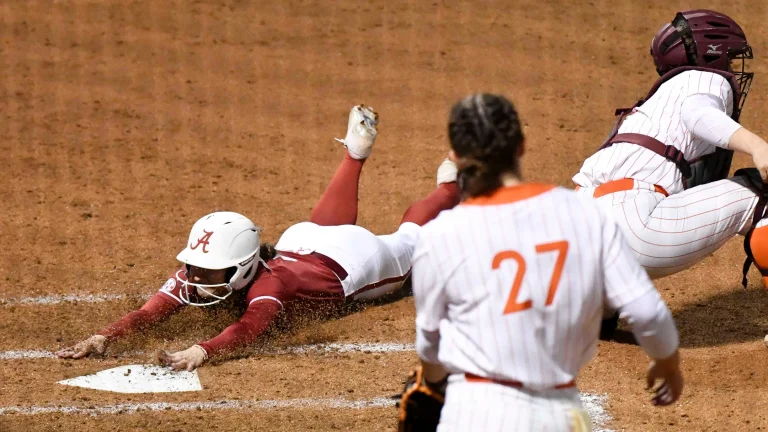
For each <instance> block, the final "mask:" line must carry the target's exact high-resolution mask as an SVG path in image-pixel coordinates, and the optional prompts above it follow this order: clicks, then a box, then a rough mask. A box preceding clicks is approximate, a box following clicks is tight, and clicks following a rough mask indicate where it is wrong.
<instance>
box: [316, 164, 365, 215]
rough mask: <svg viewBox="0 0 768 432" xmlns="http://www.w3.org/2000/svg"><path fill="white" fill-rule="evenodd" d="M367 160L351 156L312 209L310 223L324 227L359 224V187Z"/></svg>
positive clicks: (340, 166) (338, 170) (337, 171)
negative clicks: (361, 173)
mask: <svg viewBox="0 0 768 432" xmlns="http://www.w3.org/2000/svg"><path fill="white" fill-rule="evenodd" d="M364 163H365V159H360V160H357V159H352V157H351V156H349V154H348V153H347V154H345V155H344V160H342V161H341V165H339V168H338V169H337V170H336V173H335V174H334V175H333V178H332V179H331V182H330V183H329V184H328V187H326V188H325V192H323V196H322V197H320V201H318V202H317V205H316V206H315V208H314V209H312V215H311V216H310V218H309V220H310V222H313V223H316V224H318V225H323V226H335V225H354V224H355V222H357V185H358V183H359V181H360V172H361V171H362V169H363V164H364Z"/></svg>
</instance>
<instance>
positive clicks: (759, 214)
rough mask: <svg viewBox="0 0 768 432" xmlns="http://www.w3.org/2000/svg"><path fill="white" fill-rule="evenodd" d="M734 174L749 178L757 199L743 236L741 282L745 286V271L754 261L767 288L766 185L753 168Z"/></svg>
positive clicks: (767, 191)
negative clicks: (744, 253) (745, 255)
mask: <svg viewBox="0 0 768 432" xmlns="http://www.w3.org/2000/svg"><path fill="white" fill-rule="evenodd" d="M734 175H735V176H744V177H746V178H747V179H749V184H750V185H751V187H752V190H754V191H755V192H757V194H758V200H757V205H755V212H754V216H753V217H752V228H751V229H750V230H749V232H747V235H745V236H744V252H746V254H747V259H746V260H745V261H744V268H743V269H742V273H743V277H742V280H741V284H742V285H743V286H744V288H746V287H747V272H749V267H750V266H751V265H752V264H753V263H754V264H755V267H757V269H758V270H759V271H760V274H761V275H762V277H763V284H764V285H765V287H766V288H768V215H766V211H765V209H766V203H768V185H766V184H764V183H763V179H762V178H761V177H760V172H759V171H758V170H757V169H755V168H745V169H740V170H738V171H736V172H735V173H734Z"/></svg>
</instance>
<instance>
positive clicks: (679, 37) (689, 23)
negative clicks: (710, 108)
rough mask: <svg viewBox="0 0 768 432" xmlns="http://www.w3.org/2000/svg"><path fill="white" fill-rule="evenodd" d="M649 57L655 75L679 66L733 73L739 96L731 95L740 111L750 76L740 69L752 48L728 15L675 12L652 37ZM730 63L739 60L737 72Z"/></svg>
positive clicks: (750, 54)
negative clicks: (654, 67) (651, 58)
mask: <svg viewBox="0 0 768 432" xmlns="http://www.w3.org/2000/svg"><path fill="white" fill-rule="evenodd" d="M651 56H652V57H653V63H654V64H655V65H656V71H657V72H658V73H659V75H664V74H665V73H667V72H669V71H671V70H672V69H675V68H678V67H683V66H698V67H706V68H711V69H717V70H721V71H725V72H731V73H733V74H734V75H736V79H737V80H738V83H739V93H740V94H739V95H734V96H735V97H739V96H740V102H739V107H738V111H739V112H740V111H741V108H742V107H743V105H744V101H745V100H746V98H747V92H748V91H749V86H750V84H751V83H752V77H753V75H754V74H753V73H749V72H745V70H744V63H745V62H744V60H745V59H751V58H752V47H750V46H749V43H747V36H746V35H745V34H744V31H743V30H742V29H741V27H739V25H738V24H736V21H734V20H732V19H731V18H729V17H728V16H726V15H724V14H721V13H719V12H715V11H711V10H705V9H696V10H689V11H685V12H678V13H677V15H676V16H675V19H674V20H672V22H671V23H669V24H664V25H663V26H662V27H661V29H660V30H659V31H658V32H657V33H656V35H655V36H654V37H653V40H652V41H651ZM734 60H741V65H740V70H738V71H734V70H733V68H732V65H731V62H733V61H734Z"/></svg>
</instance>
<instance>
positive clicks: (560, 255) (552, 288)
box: [491, 241, 568, 315]
mask: <svg viewBox="0 0 768 432" xmlns="http://www.w3.org/2000/svg"><path fill="white" fill-rule="evenodd" d="M547 252H557V261H556V262H555V269H554V271H553V272H552V279H550V281H549V291H548V292H547V301H546V303H545V304H544V305H545V306H550V305H552V303H553V302H554V301H555V293H556V292H557V287H558V285H559V284H560V277H561V276H562V274H563V266H565V257H566V255H567V254H568V242H567V241H557V242H553V243H544V244H540V245H536V253H540V254H542V253H547ZM508 259H513V260H515V262H517V274H516V275H515V281H514V282H513V283H512V291H511V292H510V293H509V298H508V299H507V304H506V306H505V307H504V315H507V314H511V313H515V312H522V311H524V310H526V309H530V308H531V307H533V301H532V300H530V299H529V300H526V301H523V302H520V301H518V300H517V296H518V294H520V286H521V285H522V284H523V276H525V258H523V256H522V255H520V254H519V253H518V252H515V251H511V250H507V251H502V252H499V253H497V254H496V256H494V257H493V263H492V264H491V268H492V269H493V270H498V268H499V267H500V266H501V262H502V261H505V260H508Z"/></svg>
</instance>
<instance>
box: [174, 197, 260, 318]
mask: <svg viewBox="0 0 768 432" xmlns="http://www.w3.org/2000/svg"><path fill="white" fill-rule="evenodd" d="M260 231H261V229H260V228H259V227H257V226H256V225H254V224H253V222H251V221H250V219H248V218H247V217H245V216H243V215H241V214H238V213H233V212H216V213H211V214H209V215H206V216H203V217H202V218H200V220H198V221H197V222H195V225H193V226H192V231H191V232H190V233H189V241H188V242H187V247H186V248H184V250H182V251H181V252H180V253H179V255H178V256H176V259H178V260H179V261H181V262H183V263H184V264H186V266H187V270H189V266H195V267H200V268H203V269H208V270H222V269H228V270H229V271H228V272H227V279H228V280H227V281H226V282H224V283H221V284H216V285H204V284H197V283H193V282H189V281H187V280H186V279H187V278H183V279H182V278H179V277H178V276H177V279H178V280H179V282H181V283H182V289H181V293H180V294H181V299H182V300H183V301H184V302H186V303H187V304H190V305H193V306H208V305H212V304H215V303H218V302H220V301H222V300H224V299H225V298H227V297H229V295H230V294H232V291H233V290H239V289H242V288H244V287H245V286H246V285H248V283H249V282H251V280H253V277H254V276H255V274H256V270H257V267H258V263H259V262H262V261H261V258H260V257H259V232H260ZM190 286H192V287H194V288H196V289H200V290H202V291H204V292H205V293H206V294H208V296H209V297H211V298H213V299H214V300H212V301H210V302H207V303H198V302H193V301H191V300H190V294H189V287H190ZM215 287H225V288H226V289H227V293H226V294H225V295H223V296H218V295H215V294H214V293H212V292H210V291H208V290H207V289H206V288H215Z"/></svg>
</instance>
